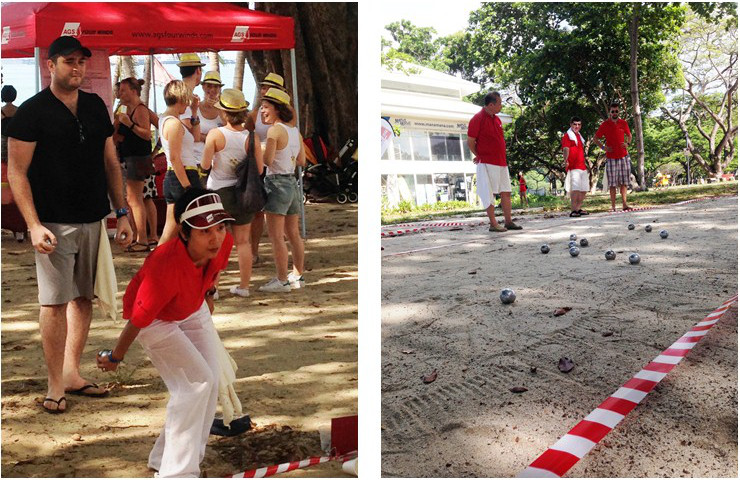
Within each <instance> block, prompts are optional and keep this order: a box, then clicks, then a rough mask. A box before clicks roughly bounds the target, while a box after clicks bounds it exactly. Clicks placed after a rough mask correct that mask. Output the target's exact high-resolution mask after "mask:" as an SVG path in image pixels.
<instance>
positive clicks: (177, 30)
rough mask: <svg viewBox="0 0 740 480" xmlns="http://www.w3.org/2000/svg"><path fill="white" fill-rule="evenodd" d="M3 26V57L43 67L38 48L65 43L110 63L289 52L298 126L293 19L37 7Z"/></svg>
mask: <svg viewBox="0 0 740 480" xmlns="http://www.w3.org/2000/svg"><path fill="white" fill-rule="evenodd" d="M1 22H2V46H1V50H0V51H1V52H2V56H3V57H5V58H21V57H35V58H36V63H37V65H39V66H40V60H41V59H40V58H39V48H46V47H48V46H49V45H50V44H51V42H52V41H54V40H55V39H56V38H57V37H59V36H61V35H69V36H73V37H76V38H78V39H79V40H80V42H81V43H82V44H83V45H84V46H86V47H88V48H91V49H105V50H107V51H108V55H150V56H151V55H153V54H155V53H182V52H202V51H220V50H285V49H290V59H291V71H292V80H293V82H292V83H293V105H294V109H295V114H296V121H298V120H300V119H299V118H298V112H299V109H298V99H297V94H298V77H297V75H296V61H295V37H294V30H295V25H294V21H293V19H292V18H290V17H282V16H279V15H274V14H271V13H266V12H258V11H255V10H249V9H246V8H242V7H239V6H236V5H233V4H230V3H186V2H172V3H166V2H162V3H156V2H139V3H137V2H121V3H113V2H111V3H105V2H98V3H81V2H60V3H56V2H45V3H41V2H39V3H7V4H4V5H3V6H2V20H1ZM152 70H153V69H152ZM36 90H37V91H38V90H40V88H39V79H38V76H37V78H36ZM301 180H302V178H301ZM301 218H302V220H303V219H304V215H303V211H301ZM302 223H303V222H302ZM303 234H304V236H305V223H303Z"/></svg>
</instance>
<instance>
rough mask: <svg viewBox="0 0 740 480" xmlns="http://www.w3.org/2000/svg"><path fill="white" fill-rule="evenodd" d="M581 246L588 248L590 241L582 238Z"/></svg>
mask: <svg viewBox="0 0 740 480" xmlns="http://www.w3.org/2000/svg"><path fill="white" fill-rule="evenodd" d="M581 246H582V247H588V240H586V239H585V238H582V239H581Z"/></svg>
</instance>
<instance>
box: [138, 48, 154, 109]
mask: <svg viewBox="0 0 740 480" xmlns="http://www.w3.org/2000/svg"><path fill="white" fill-rule="evenodd" d="M144 58H145V59H146V62H145V63H144V85H142V87H141V101H142V102H144V105H149V88H150V87H151V85H152V78H151V77H152V64H151V62H150V61H149V55H147V56H146V57H144Z"/></svg>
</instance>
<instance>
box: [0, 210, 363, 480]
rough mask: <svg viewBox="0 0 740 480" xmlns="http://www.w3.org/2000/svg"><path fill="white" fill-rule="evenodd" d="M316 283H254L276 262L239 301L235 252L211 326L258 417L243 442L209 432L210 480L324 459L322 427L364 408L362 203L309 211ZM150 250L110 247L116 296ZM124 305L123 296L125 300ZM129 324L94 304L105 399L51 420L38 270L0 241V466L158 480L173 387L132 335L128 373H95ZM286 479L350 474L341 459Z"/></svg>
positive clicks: (88, 370) (93, 337)
mask: <svg viewBox="0 0 740 480" xmlns="http://www.w3.org/2000/svg"><path fill="white" fill-rule="evenodd" d="M306 213H307V225H308V240H307V241H306V268H307V272H306V274H305V278H306V288H305V289H303V290H294V291H292V292H291V293H290V294H287V295H284V296H280V295H278V294H265V293H260V292H258V291H257V288H256V287H258V286H259V285H262V284H263V283H265V282H266V281H268V280H269V279H270V278H271V277H272V276H274V267H273V264H272V253H271V249H270V244H269V240H268V239H267V234H266V232H265V236H264V237H263V241H262V244H261V247H260V255H261V256H262V257H263V258H264V259H265V260H266V263H265V264H264V265H262V266H259V267H257V268H256V269H255V271H254V274H253V276H252V296H251V297H249V298H248V299H243V298H240V297H233V296H232V295H230V294H229V293H228V287H229V286H231V285H234V284H235V283H236V282H237V281H238V265H237V262H236V256H235V255H236V254H235V252H234V253H233V254H232V258H231V262H230V263H229V267H228V270H227V272H226V273H225V275H223V276H222V281H221V299H220V300H218V301H217V302H216V311H215V312H214V323H215V324H216V328H217V329H218V331H219V333H220V335H221V338H222V340H223V342H224V344H225V345H226V348H227V349H228V350H229V352H230V353H231V355H232V356H233V358H234V359H235V360H236V363H237V365H238V367H239V370H238V372H237V377H238V378H237V383H236V386H235V388H236V391H237V393H238V395H239V397H240V399H241V401H242V404H243V405H244V411H245V413H247V414H249V415H250V416H251V418H252V421H253V422H254V423H255V424H256V427H255V430H254V431H253V432H248V433H246V434H244V435H242V436H240V437H234V438H219V437H214V436H211V439H210V442H209V446H210V448H208V449H207V451H206V452H207V453H206V459H205V461H204V463H203V465H202V468H203V474H204V476H210V477H219V476H225V475H228V474H233V473H238V472H243V471H245V470H248V469H252V468H258V467H262V466H269V465H274V464H278V463H283V462H286V461H294V460H300V459H303V458H306V457H308V456H314V455H322V451H321V447H320V441H319V433H318V429H323V428H327V429H328V428H329V427H330V422H331V419H332V418H336V417H341V416H346V415H355V414H357V205H337V204H309V205H307V208H306ZM143 260H144V254H127V253H122V252H121V251H120V249H119V248H118V247H114V263H115V267H116V273H117V279H118V289H119V292H121V293H119V298H120V297H121V296H122V294H123V293H122V292H123V291H124V290H125V288H126V285H127V284H128V281H129V280H130V278H131V277H132V276H133V274H134V273H135V271H136V270H137V269H138V268H139V266H140V265H141V263H142V262H143ZM119 307H120V304H119ZM122 326H123V323H122V322H117V323H115V324H114V322H112V321H110V320H104V319H103V318H102V315H101V313H100V311H99V310H98V309H97V308H94V313H93V326H92V328H91V330H90V337H89V340H88V343H87V347H86V349H85V353H84V355H83V375H85V376H86V377H87V378H88V379H91V380H94V381H97V382H99V383H101V384H109V386H110V387H111V388H112V392H111V395H110V396H109V397H108V398H104V399H93V398H82V397H72V396H70V397H69V406H68V411H67V412H66V413H65V414H62V415H49V414H47V413H45V412H43V410H42V409H41V407H40V406H39V404H38V403H37V399H39V398H41V397H43V396H44V394H45V393H46V373H45V366H44V362H43V356H42V351H41V343H40V337H39V333H38V305H37V287H36V271H35V267H34V259H33V253H32V251H31V249H30V244H29V243H28V242H26V243H24V244H18V243H16V242H15V241H13V240H12V237H11V236H9V235H5V234H4V235H3V242H2V474H3V476H5V477H151V476H152V475H153V473H154V472H153V471H150V470H149V469H148V468H147V466H146V460H147V456H148V454H149V450H150V449H151V447H152V445H153V444H154V439H155V437H156V436H157V435H158V432H159V430H160V428H161V427H162V424H163V422H164V411H165V406H166V403H167V399H168V394H167V391H166V388H165V386H164V383H163V382H162V381H161V379H160V378H159V375H158V374H157V372H156V370H155V369H154V368H153V367H152V365H151V363H150V362H149V360H148V359H147V358H146V356H145V355H144V353H143V351H142V349H141V347H140V346H139V344H138V343H136V342H135V343H134V345H133V346H132V348H131V350H129V353H128V354H127V356H126V361H125V363H124V364H123V366H122V367H121V368H119V370H122V371H121V372H120V373H118V374H116V375H114V374H111V373H101V372H100V371H98V370H96V369H95V364H94V358H95V353H96V352H97V351H98V350H100V349H102V348H109V347H112V346H113V345H114V342H115V340H116V339H117V338H118V334H119V332H120V329H121V327H122ZM282 476H305V477H338V476H339V477H341V476H347V475H346V474H344V473H342V471H341V465H340V464H338V463H337V462H332V463H329V464H322V465H318V466H314V467H310V468H308V469H304V470H297V471H295V472H292V473H286V474H283V475H282Z"/></svg>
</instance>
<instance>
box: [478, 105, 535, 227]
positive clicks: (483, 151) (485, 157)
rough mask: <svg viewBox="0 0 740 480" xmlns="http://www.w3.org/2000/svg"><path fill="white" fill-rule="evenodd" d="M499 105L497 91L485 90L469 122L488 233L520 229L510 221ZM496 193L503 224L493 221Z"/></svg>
mask: <svg viewBox="0 0 740 480" xmlns="http://www.w3.org/2000/svg"><path fill="white" fill-rule="evenodd" d="M501 107H502V105H501V95H500V94H499V93H498V92H490V93H488V94H487V95H486V96H485V99H484V106H483V108H482V109H481V111H480V112H478V113H476V114H475V115H474V116H473V118H471V119H470V123H469V124H468V148H470V152H471V153H472V154H473V157H474V158H473V163H475V164H476V165H477V169H476V177H477V178H478V196H479V197H480V200H481V203H482V204H483V208H484V209H485V210H486V214H487V215H488V220H489V221H490V222H491V226H490V227H489V228H488V231H490V232H505V231H507V230H521V229H522V227H520V226H519V225H517V224H515V223H514V222H513V221H512V220H511V180H510V179H509V167H508V166H507V164H506V141H505V140H504V129H503V126H502V124H501V120H500V119H499V118H498V117H497V116H496V114H497V113H499V112H500V111H501ZM496 194H500V195H501V209H502V210H503V211H504V219H505V223H504V225H500V224H499V223H498V222H497V221H496V214H495V213H494V209H495V195H496Z"/></svg>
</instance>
